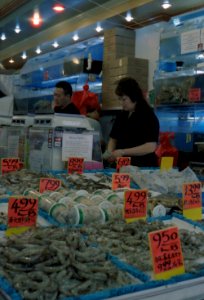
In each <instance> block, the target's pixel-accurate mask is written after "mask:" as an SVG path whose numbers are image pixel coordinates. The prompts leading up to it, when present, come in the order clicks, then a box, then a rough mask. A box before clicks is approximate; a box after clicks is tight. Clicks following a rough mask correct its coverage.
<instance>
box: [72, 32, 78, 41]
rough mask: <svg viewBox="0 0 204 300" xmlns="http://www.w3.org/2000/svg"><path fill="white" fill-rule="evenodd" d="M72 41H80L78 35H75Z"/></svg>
mask: <svg viewBox="0 0 204 300" xmlns="http://www.w3.org/2000/svg"><path fill="white" fill-rule="evenodd" d="M72 39H73V40H74V41H78V39H79V36H78V34H77V33H75V34H74V35H73V37H72Z"/></svg>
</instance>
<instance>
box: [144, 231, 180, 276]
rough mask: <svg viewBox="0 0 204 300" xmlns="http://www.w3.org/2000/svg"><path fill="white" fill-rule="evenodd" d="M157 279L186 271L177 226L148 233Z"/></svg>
mask: <svg viewBox="0 0 204 300" xmlns="http://www.w3.org/2000/svg"><path fill="white" fill-rule="evenodd" d="M148 237H149V243H150V251H151V257H152V262H153V270H154V276H155V279H169V278H171V277H172V276H175V275H179V274H183V273H184V272H185V269H184V262H183V254H182V249H181V242H180V238H179V234H178V228H177V227H170V228H167V229H164V230H157V231H153V232H150V233H149V234H148Z"/></svg>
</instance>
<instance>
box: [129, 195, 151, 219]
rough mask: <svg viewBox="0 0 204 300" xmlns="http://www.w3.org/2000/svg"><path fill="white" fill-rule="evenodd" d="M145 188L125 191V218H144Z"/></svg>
mask: <svg viewBox="0 0 204 300" xmlns="http://www.w3.org/2000/svg"><path fill="white" fill-rule="evenodd" d="M146 215H147V190H129V191H126V192H125V206H124V217H125V219H127V220H128V219H133V220H135V219H138V218H146Z"/></svg>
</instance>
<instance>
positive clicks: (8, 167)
mask: <svg viewBox="0 0 204 300" xmlns="http://www.w3.org/2000/svg"><path fill="white" fill-rule="evenodd" d="M19 167H20V162H19V158H15V157H7V158H2V159H1V173H2V175H3V174H6V173H8V172H13V171H17V170H19Z"/></svg>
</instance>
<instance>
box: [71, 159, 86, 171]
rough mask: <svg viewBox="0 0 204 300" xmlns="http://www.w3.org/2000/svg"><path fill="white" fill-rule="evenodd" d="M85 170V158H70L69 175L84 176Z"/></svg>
mask: <svg viewBox="0 0 204 300" xmlns="http://www.w3.org/2000/svg"><path fill="white" fill-rule="evenodd" d="M83 170H84V157H69V158H68V173H69V174H72V173H78V174H82V173H83Z"/></svg>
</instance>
